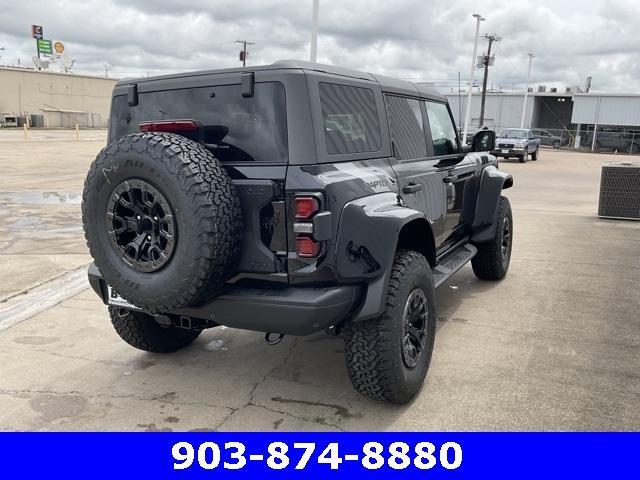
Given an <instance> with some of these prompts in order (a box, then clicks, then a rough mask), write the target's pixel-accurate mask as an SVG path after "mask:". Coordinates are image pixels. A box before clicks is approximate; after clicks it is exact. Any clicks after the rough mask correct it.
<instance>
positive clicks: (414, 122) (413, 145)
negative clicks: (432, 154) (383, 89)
mask: <svg viewBox="0 0 640 480" xmlns="http://www.w3.org/2000/svg"><path fill="white" fill-rule="evenodd" d="M385 102H386V104H387V113H388V118H389V129H390V130H391V141H392V142H393V145H394V152H395V156H396V158H398V160H408V159H415V158H424V157H426V156H427V141H426V137H425V135H424V130H423V124H422V110H421V109H420V102H419V101H418V100H414V99H412V98H404V97H396V96H393V95H386V96H385Z"/></svg>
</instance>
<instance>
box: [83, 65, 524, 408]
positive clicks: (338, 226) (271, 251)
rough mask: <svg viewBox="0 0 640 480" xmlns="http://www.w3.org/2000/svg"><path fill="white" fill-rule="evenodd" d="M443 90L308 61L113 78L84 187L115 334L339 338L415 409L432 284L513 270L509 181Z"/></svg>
mask: <svg viewBox="0 0 640 480" xmlns="http://www.w3.org/2000/svg"><path fill="white" fill-rule="evenodd" d="M494 146H495V134H494V132H492V131H488V130H487V131H482V132H480V133H479V134H478V135H475V136H474V139H473V143H472V145H471V146H462V145H461V142H460V139H459V138H458V134H457V130H456V128H455V125H454V123H453V121H452V117H451V112H450V110H449V107H448V105H447V102H446V100H445V98H444V97H443V96H442V95H440V94H438V93H437V92H436V91H434V90H432V89H431V88H428V87H425V86H423V85H416V84H412V83H409V82H405V81H400V80H395V79H392V78H387V77H382V76H379V75H372V74H368V73H362V72H358V71H353V70H347V69H342V68H337V67H333V66H327V65H319V64H313V63H305V62H297V61H284V62H278V63H275V64H273V65H268V66H262V67H255V68H246V69H230V70H216V71H206V72H197V73H187V74H180V75H168V76H162V77H156V78H144V79H138V80H124V81H120V82H119V83H118V84H117V85H116V87H115V89H114V92H113V99H112V105H111V118H110V126H109V137H108V145H107V146H106V147H105V148H104V149H103V150H102V151H101V152H100V153H99V155H98V156H97V158H96V159H95V161H94V162H93V164H92V166H91V168H90V170H89V173H88V176H87V179H86V182H85V187H84V193H83V203H82V215H83V222H84V230H85V236H86V239H87V243H88V246H89V249H90V251H91V255H92V256H93V259H94V261H95V263H94V264H93V265H91V267H90V268H89V280H90V283H91V286H92V287H93V289H94V290H95V291H96V293H97V294H98V295H99V296H100V297H101V299H102V300H103V302H104V303H105V304H107V305H109V313H110V315H111V321H112V323H113V326H114V327H115V329H116V331H117V333H118V334H119V335H120V336H121V337H122V338H123V339H124V340H125V341H126V342H127V343H129V344H131V345H133V346H134V347H136V348H139V349H142V350H146V351H151V352H171V351H175V350H177V349H180V348H182V347H185V346H187V345H189V344H190V343H191V342H192V341H193V340H194V339H195V338H196V337H197V336H198V335H199V334H200V333H201V331H202V330H203V329H205V328H209V327H216V326H218V325H226V326H228V327H234V328H242V329H249V330H256V331H261V332H267V335H266V336H265V339H266V340H267V341H268V342H270V343H277V341H279V340H280V339H281V338H282V337H283V336H284V335H308V334H311V333H314V332H319V331H323V330H324V331H326V332H328V333H330V334H338V333H343V335H344V342H345V354H346V360H347V367H348V371H349V375H350V377H351V380H352V382H353V384H354V386H355V388H356V389H357V390H358V391H359V392H361V393H362V394H364V395H366V396H369V397H372V398H376V399H379V400H384V401H388V402H393V403H404V402H407V401H409V400H410V399H411V398H412V397H414V396H415V394H416V393H417V392H418V390H419V389H420V387H421V386H422V383H423V381H424V378H425V375H426V373H427V369H428V367H429V363H430V360H431V353H432V350H433V345H434V336H435V333H436V295H435V289H436V288H437V287H438V286H440V285H442V284H443V283H444V282H445V281H446V280H447V279H448V278H449V277H450V276H451V275H453V274H454V273H455V272H456V271H457V270H458V269H460V268H461V267H462V266H463V265H464V264H465V263H467V262H468V261H471V262H472V265H473V271H474V272H475V274H476V275H477V276H478V277H479V278H482V279H488V280H498V279H501V278H503V277H504V276H505V274H506V273H507V269H508V267H509V260H510V256H511V245H512V243H511V242H512V238H513V237H512V232H513V230H512V228H513V227H512V218H511V208H510V206H509V201H508V200H507V199H506V198H505V197H503V196H502V190H503V189H505V188H509V187H511V185H512V184H513V180H512V178H511V176H510V175H509V174H507V173H504V172H502V171H500V170H498V168H497V162H496V159H495V157H493V156H491V155H490V153H489V152H490V151H491V150H492V149H493V148H494Z"/></svg>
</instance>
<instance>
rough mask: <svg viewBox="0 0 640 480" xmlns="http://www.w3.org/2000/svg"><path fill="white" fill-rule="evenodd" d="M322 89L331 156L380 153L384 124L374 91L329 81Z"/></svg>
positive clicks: (324, 116)
mask: <svg viewBox="0 0 640 480" xmlns="http://www.w3.org/2000/svg"><path fill="white" fill-rule="evenodd" d="M319 88H320V105H321V107H322V121H323V125H324V138H325V143H326V145H327V153H328V154H329V155H336V154H342V153H365V152H377V151H379V150H380V149H381V148H382V146H381V140H380V124H379V122H378V111H377V109H376V101H375V97H374V96H373V90H371V89H369V88H361V87H349V86H347V85H338V84H335V83H325V82H320V85H319Z"/></svg>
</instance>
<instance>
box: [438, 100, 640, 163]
mask: <svg viewBox="0 0 640 480" xmlns="http://www.w3.org/2000/svg"><path fill="white" fill-rule="evenodd" d="M446 96H447V99H448V100H449V103H450V105H451V110H452V113H453V116H454V118H455V120H456V124H457V125H458V126H460V128H462V123H463V121H464V114H465V108H466V104H467V96H466V94H465V93H462V94H461V95H458V94H457V93H455V94H451V93H448V94H446ZM480 101H481V95H480V94H479V93H474V94H472V96H471V121H470V127H469V129H470V130H475V129H476V128H478V126H479V117H480ZM523 102H524V92H522V93H487V97H486V101H485V115H484V118H485V120H484V125H485V126H488V127H489V128H493V129H495V130H498V131H499V130H501V129H504V128H508V127H519V126H520V119H521V115H522V107H523ZM524 126H525V127H528V128H537V129H545V130H549V131H550V132H553V133H554V134H556V135H562V136H564V137H565V138H567V139H568V140H570V144H571V145H572V146H576V145H577V146H582V147H587V148H591V149H593V150H600V148H602V150H621V151H625V152H626V150H628V152H626V153H640V94H627V93H578V92H565V93H560V92H532V93H529V95H528V97H527V107H526V111H525V122H524ZM594 131H595V136H594Z"/></svg>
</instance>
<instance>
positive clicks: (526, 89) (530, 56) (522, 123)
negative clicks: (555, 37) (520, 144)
mask: <svg viewBox="0 0 640 480" xmlns="http://www.w3.org/2000/svg"><path fill="white" fill-rule="evenodd" d="M527 55H529V71H528V72H527V86H526V87H525V89H524V102H523V103H522V117H520V128H524V114H525V113H526V111H527V97H528V96H529V79H530V78H531V63H532V62H533V57H535V55H534V54H533V53H528V54H527Z"/></svg>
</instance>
